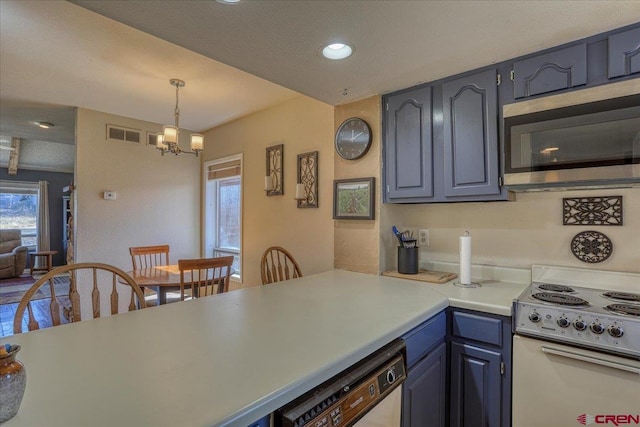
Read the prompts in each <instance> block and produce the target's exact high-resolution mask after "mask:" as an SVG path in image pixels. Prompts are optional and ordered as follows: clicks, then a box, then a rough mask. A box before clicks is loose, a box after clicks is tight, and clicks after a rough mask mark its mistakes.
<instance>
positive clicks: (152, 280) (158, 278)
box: [126, 264, 233, 305]
mask: <svg viewBox="0 0 640 427" xmlns="http://www.w3.org/2000/svg"><path fill="white" fill-rule="evenodd" d="M126 273H127V274H128V275H130V276H131V277H132V278H133V280H134V281H135V282H136V283H137V284H138V286H140V287H141V288H150V289H152V290H154V291H155V292H156V293H157V294H158V305H162V304H166V303H167V293H168V292H176V291H180V269H179V268H178V264H169V265H157V266H153V267H147V268H139V269H136V270H130V271H127V272H126ZM211 274H212V273H211V272H209V275H211ZM232 274H233V271H232ZM215 279H217V278H216V277H207V280H215ZM184 281H185V283H189V282H190V281H191V272H190V271H185V272H184ZM188 288H190V287H189V286H188V285H187V286H186V287H185V289H188Z"/></svg>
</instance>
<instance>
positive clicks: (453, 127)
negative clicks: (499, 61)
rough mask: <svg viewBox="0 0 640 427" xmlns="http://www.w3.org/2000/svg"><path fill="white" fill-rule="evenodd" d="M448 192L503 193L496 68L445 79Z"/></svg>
mask: <svg viewBox="0 0 640 427" xmlns="http://www.w3.org/2000/svg"><path fill="white" fill-rule="evenodd" d="M442 101H443V105H442V110H443V124H444V162H443V163H444V195H445V197H446V198H449V197H457V196H480V195H491V194H500V185H499V182H498V179H499V176H500V167H499V164H498V119H497V117H498V113H497V110H498V84H497V73H496V70H487V71H483V72H481V73H478V74H474V75H471V76H467V77H463V78H460V79H457V80H453V81H449V82H446V83H444V85H443V87H442Z"/></svg>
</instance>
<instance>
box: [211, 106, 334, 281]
mask: <svg viewBox="0 0 640 427" xmlns="http://www.w3.org/2000/svg"><path fill="white" fill-rule="evenodd" d="M205 138H206V144H205V151H204V153H203V154H204V155H203V160H204V161H209V160H214V159H217V158H221V157H225V156H229V155H232V154H238V153H243V178H242V179H243V194H242V211H243V214H242V217H243V221H242V259H243V270H242V275H243V286H253V285H257V284H260V283H261V279H260V258H261V257H262V253H263V252H264V250H265V249H266V248H267V247H269V246H282V247H285V248H286V249H287V250H289V251H290V252H291V253H292V254H293V255H294V256H295V258H296V260H297V261H298V264H300V268H301V270H302V274H303V275H308V274H313V273H318V272H322V271H326V270H329V269H331V268H333V233H331V230H332V221H333V220H332V219H331V206H332V181H333V107H331V106H329V105H327V104H324V103H321V102H319V101H315V100H313V99H311V98H307V97H305V96H299V97H296V98H294V99H293V100H291V101H287V102H285V103H282V104H280V105H278V106H275V107H272V108H269V109H267V110H263V111H261V112H258V113H255V114H252V115H249V116H246V117H244V118H241V119H238V120H235V121H233V122H230V123H227V124H225V125H222V126H219V127H216V128H214V129H211V130H209V131H208V132H205ZM277 144H284V195H282V196H270V197H267V196H266V193H265V191H264V176H265V174H266V159H265V149H266V148H267V147H269V146H272V145H277ZM316 150H317V151H318V152H319V153H318V166H319V173H318V175H319V187H318V191H319V195H318V202H319V207H318V208H317V209H316V208H305V209H298V208H297V207H296V201H295V200H294V198H293V197H294V195H295V184H296V179H297V176H296V164H297V155H298V154H301V153H305V152H309V151H316Z"/></svg>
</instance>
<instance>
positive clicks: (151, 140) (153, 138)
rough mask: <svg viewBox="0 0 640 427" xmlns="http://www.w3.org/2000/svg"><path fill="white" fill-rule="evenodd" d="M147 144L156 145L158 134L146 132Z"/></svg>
mask: <svg viewBox="0 0 640 427" xmlns="http://www.w3.org/2000/svg"><path fill="white" fill-rule="evenodd" d="M147 145H152V146H154V147H156V146H157V145H158V134H157V133H155V132H147Z"/></svg>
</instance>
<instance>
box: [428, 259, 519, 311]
mask: <svg viewBox="0 0 640 427" xmlns="http://www.w3.org/2000/svg"><path fill="white" fill-rule="evenodd" d="M424 266H425V268H427V269H429V270H435V271H444V272H451V273H457V271H458V270H457V269H458V265H457V264H454V263H446V262H430V263H424ZM471 281H472V282H474V283H478V284H480V287H477V288H465V287H461V286H456V285H455V283H456V282H459V279H455V280H451V281H449V282H447V283H442V284H436V283H426V285H427V286H429V287H430V288H432V289H434V290H435V291H437V292H439V293H441V294H442V295H444V296H446V297H447V298H448V299H449V305H450V306H451V307H458V308H466V309H469V310H477V311H482V312H485V313H493V314H500V315H502V316H511V309H512V306H513V300H514V299H516V297H518V296H519V295H520V294H521V293H522V292H523V291H524V290H525V289H526V288H527V286H529V285H530V284H531V270H529V269H520V268H509V267H494V266H486V265H473V266H472V268H471Z"/></svg>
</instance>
